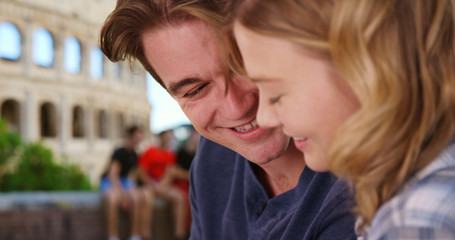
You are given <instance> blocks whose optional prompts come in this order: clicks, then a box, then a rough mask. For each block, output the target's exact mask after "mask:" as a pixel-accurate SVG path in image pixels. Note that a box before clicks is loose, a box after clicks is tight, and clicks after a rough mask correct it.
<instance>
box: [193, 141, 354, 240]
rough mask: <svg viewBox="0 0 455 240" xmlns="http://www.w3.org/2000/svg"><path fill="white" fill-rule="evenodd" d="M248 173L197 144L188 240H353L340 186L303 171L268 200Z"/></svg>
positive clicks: (239, 161)
mask: <svg viewBox="0 0 455 240" xmlns="http://www.w3.org/2000/svg"><path fill="white" fill-rule="evenodd" d="M252 167H253V163H251V162H249V161H247V160H246V159H245V158H243V157H242V156H240V155H239V154H237V153H235V152H233V151H231V150H229V149H227V148H225V147H223V146H221V145H218V144H216V143H213V142H211V141H209V140H207V139H204V138H202V139H201V141H200V144H199V149H198V152H197V154H196V157H195V159H194V160H193V165H192V167H191V171H190V184H191V185H190V199H191V211H192V215H193V223H192V227H191V240H223V239H225V240H242V239H251V240H265V239H270V240H278V239H283V240H292V239H331V240H332V239H355V238H356V235H355V232H354V222H355V217H354V216H353V215H352V214H351V212H350V211H351V207H352V206H353V202H354V201H353V199H352V197H351V195H350V194H349V193H350V191H349V188H348V187H347V186H346V184H345V183H344V182H342V181H339V180H337V178H335V177H334V176H333V175H332V174H330V173H316V172H313V171H311V170H310V169H309V168H305V169H304V170H303V172H302V174H301V176H300V179H299V183H298V185H297V187H295V188H294V189H292V190H290V191H287V192H285V193H283V194H281V195H278V196H276V197H273V198H269V197H268V196H267V193H266V191H265V189H264V188H263V187H262V185H261V183H260V182H259V181H258V179H257V178H256V176H255V175H254V172H253V169H252Z"/></svg>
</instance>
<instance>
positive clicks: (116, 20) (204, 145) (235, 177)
mask: <svg viewBox="0 0 455 240" xmlns="http://www.w3.org/2000/svg"><path fill="white" fill-rule="evenodd" d="M222 2H223V1H208V0H206V1H197V0H193V1H188V0H186V1H183V0H180V1H179V0H175V1H153V0H121V1H119V2H118V3H117V7H116V9H115V10H114V11H113V12H112V14H111V15H110V16H109V17H108V19H107V20H106V22H105V24H104V26H103V28H102V30H101V38H100V39H101V42H100V43H101V48H102V50H103V52H104V53H105V54H106V56H107V57H108V58H109V59H111V60H112V61H119V60H125V59H138V60H139V61H140V62H141V63H142V65H143V66H144V67H145V69H146V70H147V71H148V72H150V73H151V74H152V76H153V77H154V78H155V79H156V80H157V81H158V82H159V83H160V84H161V85H162V86H163V87H164V88H165V89H166V90H167V91H168V92H169V93H170V94H171V95H172V97H173V98H174V99H175V100H176V101H177V102H178V103H179V105H180V107H181V108H182V109H183V111H184V112H185V114H186V115H187V117H188V118H189V120H190V121H191V122H192V123H193V125H194V127H195V128H196V129H197V131H198V132H199V133H200V134H201V135H202V136H203V138H202V139H201V142H200V144H199V149H198V152H197V156H196V158H195V160H194V161H193V166H192V168H191V178H190V182H191V190H190V199H191V206H192V215H193V224H192V230H191V239H207V240H213V239H217V240H218V239H236V240H237V239H255V240H257V239H287V240H289V239H316V238H317V239H354V238H355V234H354V217H353V216H352V215H351V214H350V208H351V206H352V201H351V196H350V195H349V194H348V193H349V190H348V188H347V187H346V185H345V184H344V183H343V182H341V181H339V180H337V179H336V178H335V177H333V176H332V175H331V174H330V173H315V172H313V171H311V170H310V169H308V168H306V167H305V161H304V159H303V158H302V155H301V153H300V152H299V151H297V150H296V148H295V146H294V144H293V142H290V139H289V138H288V137H287V136H285V135H284V134H283V133H282V131H281V130H280V128H268V129H265V128H261V127H260V126H258V125H257V123H256V112H257V108H258V100H259V95H258V90H257V88H256V87H255V85H254V84H253V83H251V82H249V81H247V80H245V79H242V77H240V76H238V75H236V74H233V73H229V74H228V73H227V68H226V67H225V66H226V65H225V64H224V61H223V59H227V57H226V54H225V52H226V51H225V50H224V46H223V44H222V42H223V41H222V39H223V37H222V36H223V34H222V32H221V29H222V17H221V15H220V14H219V13H220V12H221V9H220V8H221V7H220V6H221V5H222ZM227 76H229V78H228V79H226V77H227ZM221 145H223V146H224V147H223V146H221Z"/></svg>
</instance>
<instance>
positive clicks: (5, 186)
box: [0, 143, 91, 191]
mask: <svg viewBox="0 0 455 240" xmlns="http://www.w3.org/2000/svg"><path fill="white" fill-rule="evenodd" d="M90 189H91V186H90V182H89V180H88V178H87V177H86V176H85V175H84V174H83V173H82V171H81V170H80V169H79V167H78V166H76V165H57V164H56V163H54V161H53V156H52V152H51V150H50V149H48V148H46V147H44V146H43V145H42V144H41V143H29V144H26V145H24V148H23V151H22V154H21V156H20V160H19V163H18V165H17V168H16V171H14V172H13V173H8V174H5V175H4V177H3V182H2V184H1V186H0V190H1V191H63V190H90Z"/></svg>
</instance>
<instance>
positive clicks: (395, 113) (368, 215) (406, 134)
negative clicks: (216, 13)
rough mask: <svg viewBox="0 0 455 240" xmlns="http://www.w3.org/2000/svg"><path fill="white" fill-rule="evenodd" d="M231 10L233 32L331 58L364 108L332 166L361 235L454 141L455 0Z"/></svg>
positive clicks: (334, 152) (255, 3) (347, 126)
mask: <svg viewBox="0 0 455 240" xmlns="http://www.w3.org/2000/svg"><path fill="white" fill-rule="evenodd" d="M227 13H228V16H227V21H228V23H227V25H228V26H230V27H231V28H232V25H233V22H235V21H237V22H239V23H240V24H242V25H243V26H245V27H246V28H248V29H250V30H252V31H254V32H257V33H260V34H264V35H268V36H274V37H278V38H283V39H288V40H289V41H291V42H294V43H296V44H300V45H302V46H303V47H306V48H307V49H310V50H314V51H317V52H319V53H322V54H324V55H327V56H328V57H329V59H330V60H331V61H332V62H333V63H334V64H335V66H336V67H337V69H338V71H339V72H340V73H341V75H342V76H343V78H344V79H345V81H346V82H347V83H348V85H349V86H350V87H351V89H352V90H353V92H354V93H355V95H356V97H357V98H358V100H359V101H360V103H361V107H360V109H359V110H358V111H357V112H356V113H354V114H353V115H352V116H351V117H350V118H349V119H348V120H347V121H346V122H345V123H344V124H343V125H342V127H341V128H340V129H339V130H338V132H337V134H336V136H335V137H334V139H333V141H332V145H331V150H330V152H329V155H328V159H327V160H328V163H329V167H330V170H331V171H332V172H334V173H335V174H337V175H338V176H340V177H343V178H346V179H347V180H348V181H349V182H350V183H352V185H353V186H354V189H355V195H356V200H357V204H358V206H357V208H356V212H357V213H358V215H359V216H360V217H361V218H360V219H362V220H363V222H362V224H361V225H360V229H359V230H362V229H363V228H364V227H365V226H366V225H368V224H369V223H370V222H371V220H372V218H373V216H374V215H375V213H376V211H377V210H378V208H379V207H380V206H381V205H382V204H384V203H385V202H386V201H388V200H389V199H390V198H392V197H393V195H394V194H395V193H396V192H397V191H399V189H400V187H401V186H402V185H403V184H404V183H405V181H406V180H408V179H409V177H410V176H412V175H413V174H415V173H416V172H417V171H419V170H421V169H422V168H424V167H425V166H426V165H428V164H429V163H430V162H431V161H432V160H433V159H434V158H435V157H436V156H437V155H438V154H439V153H440V152H441V151H442V150H443V148H444V147H445V146H446V145H447V144H448V142H449V140H450V138H451V137H452V136H453V135H454V131H455V46H454V45H455V14H454V13H455V1H454V0H431V1H425V0H423V1H416V0H380V1H364V0H344V1H333V0H281V1H276V0H238V1H231V3H230V4H229V5H228V8H227ZM231 54H232V63H233V67H234V68H238V67H239V66H241V65H242V60H241V56H240V53H239V51H238V49H237V48H236V46H235V44H233V45H232V46H231ZM240 71H241V70H240ZM302 77H305V76H302ZM321 94H324V93H321Z"/></svg>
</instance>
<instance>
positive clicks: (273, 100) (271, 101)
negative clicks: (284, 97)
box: [269, 96, 281, 104]
mask: <svg viewBox="0 0 455 240" xmlns="http://www.w3.org/2000/svg"><path fill="white" fill-rule="evenodd" d="M280 98H281V96H277V97H273V98H269V104H275V103H277V102H278V101H280Z"/></svg>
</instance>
